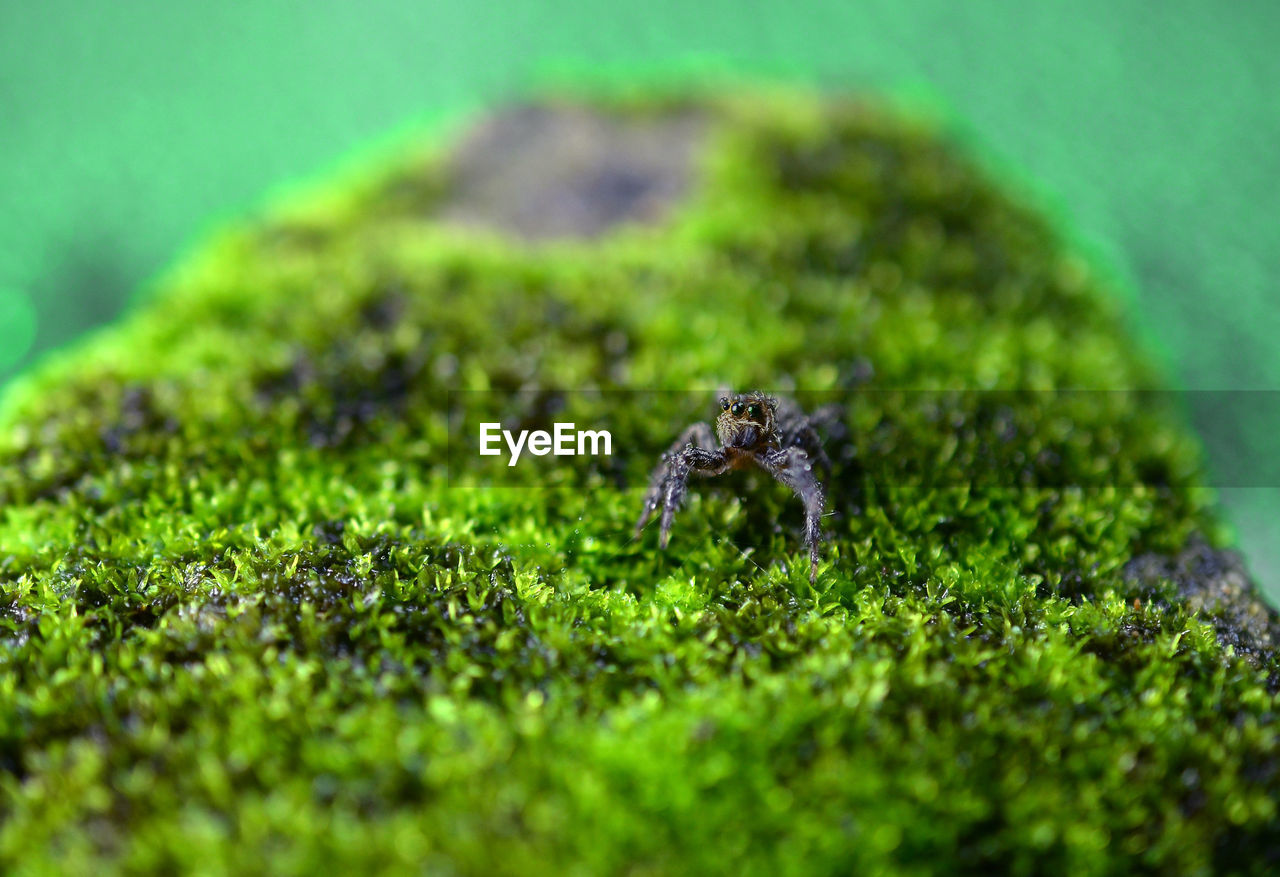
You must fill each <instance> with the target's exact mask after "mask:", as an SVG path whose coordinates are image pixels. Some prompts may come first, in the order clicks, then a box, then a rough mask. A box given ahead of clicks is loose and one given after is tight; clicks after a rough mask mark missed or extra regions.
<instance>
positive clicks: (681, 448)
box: [636, 391, 831, 584]
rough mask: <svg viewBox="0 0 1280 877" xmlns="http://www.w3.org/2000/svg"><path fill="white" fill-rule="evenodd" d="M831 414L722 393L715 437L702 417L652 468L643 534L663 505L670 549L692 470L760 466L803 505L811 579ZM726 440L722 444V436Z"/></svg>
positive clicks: (663, 538) (661, 540)
mask: <svg viewBox="0 0 1280 877" xmlns="http://www.w3.org/2000/svg"><path fill="white" fill-rule="evenodd" d="M822 419H825V412H820V413H819V415H815V416H814V417H810V416H809V415H806V414H805V413H804V412H803V411H801V410H800V407H799V406H798V405H796V404H795V403H794V402H790V401H788V400H781V401H780V400H778V399H775V398H774V397H773V396H769V395H766V394H764V393H762V392H759V391H755V392H751V393H740V394H731V395H726V396H721V397H720V416H719V417H717V418H716V430H715V435H714V436H713V435H712V432H711V427H710V426H708V425H707V424H706V423H695V424H693V426H690V427H689V428H688V429H686V430H685V431H684V432H682V433H680V437H679V438H678V439H676V441H675V443H674V444H673V445H672V446H671V448H670V449H669V450H668V451H667V452H666V453H665V454H663V455H662V460H661V462H659V463H658V466H657V468H655V469H654V470H653V475H652V477H651V479H650V481H649V491H648V493H646V494H645V498H644V509H643V510H642V511H641V513H640V520H639V521H637V522H636V536H637V538H638V537H639V536H640V532H641V531H642V530H643V529H644V527H645V525H646V524H648V523H649V520H650V519H651V518H652V517H653V515H654V513H655V512H657V510H658V508H659V507H661V508H662V524H661V527H660V530H659V533H658V545H659V547H661V548H666V547H667V540H668V539H669V538H670V535H671V519H672V518H673V517H674V516H675V513H676V509H677V508H679V507H680V503H681V501H682V500H683V499H684V494H685V490H686V489H687V485H688V481H689V475H690V474H695V473H696V474H698V475H701V476H703V477H711V476H714V475H722V474H723V473H725V472H728V471H730V470H733V469H743V468H746V467H747V466H748V465H751V464H754V465H756V466H759V467H760V468H761V469H763V470H765V471H766V472H768V473H769V474H770V475H772V476H773V477H774V478H776V479H778V480H779V481H781V482H782V483H783V484H785V485H786V486H787V487H790V488H791V489H792V490H793V491H794V492H795V494H796V496H797V497H799V499H800V501H801V502H803V503H804V541H805V544H806V545H808V546H809V583H810V584H812V583H813V582H814V581H815V580H816V579H817V575H818V540H819V539H820V538H821V533H820V530H819V522H820V521H821V520H822V509H823V504H824V502H825V491H824V489H823V486H822V482H821V481H819V480H818V476H817V473H815V472H814V466H815V465H817V466H819V467H821V468H822V470H823V472H824V473H827V474H830V471H831V461H830V460H829V459H828V458H827V455H826V452H825V451H823V449H822V444H821V442H820V440H819V439H818V433H817V431H816V430H815V429H814V424H815V423H817V422H819V421H820V420H822ZM717 437H718V438H719V439H720V441H719V444H717V443H716V438H717Z"/></svg>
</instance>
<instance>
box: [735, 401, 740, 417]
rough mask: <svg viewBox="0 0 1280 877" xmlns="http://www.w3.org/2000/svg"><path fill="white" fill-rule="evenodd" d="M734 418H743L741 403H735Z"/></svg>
mask: <svg viewBox="0 0 1280 877" xmlns="http://www.w3.org/2000/svg"><path fill="white" fill-rule="evenodd" d="M733 416H734V417H741V416H742V403H741V402H734V403H733Z"/></svg>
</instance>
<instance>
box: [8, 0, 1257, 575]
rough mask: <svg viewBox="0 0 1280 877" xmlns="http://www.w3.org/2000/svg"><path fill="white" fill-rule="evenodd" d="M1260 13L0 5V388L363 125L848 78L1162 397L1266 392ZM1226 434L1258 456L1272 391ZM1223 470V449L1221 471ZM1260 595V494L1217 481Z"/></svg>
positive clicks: (1246, 8)
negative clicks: (1113, 296)
mask: <svg viewBox="0 0 1280 877" xmlns="http://www.w3.org/2000/svg"><path fill="white" fill-rule="evenodd" d="M1277 36H1280V5H1277V4H1273V3H1264V2H1255V3H1247V2H1240V3H1235V4H1231V5H1229V6H1228V5H1226V4H1220V3H1213V2H1207V0H1205V2H1195V0H1178V2H1169V3H1163V4H1159V5H1154V4H1149V3H1139V2H1127V3H1115V2H1105V3H1104V2H1101V0H1087V2H1077V3H1072V4H1067V3H1047V4H1039V5H1033V4H1009V3H1001V2H969V3H963V4H959V3H954V2H943V0H932V2H923V3H901V2H889V0H881V2H870V3H837V2H822V3H814V4H809V5H807V6H805V5H801V4H797V3H795V2H756V3H750V2H742V0H738V2H703V3H697V4H690V3H681V2H674V0H647V2H643V3H638V2H585V0H579V2H556V3H538V4H534V3H528V2H510V0H508V2H476V0H472V2H467V3H459V2H450V3H436V4H415V3H409V2H403V0H381V2H363V3H359V4H356V3H350V4H345V5H339V4H303V3H293V2H283V0H263V2H257V3H252V4H230V3H223V4H172V3H161V2H154V0H125V2H117V3H111V4H107V3H97V4H89V3H84V2H73V0H49V2H44V3H41V4H34V3H26V4H19V3H13V2H6V3H3V4H0V154H3V156H4V161H2V162H0V382H3V381H4V380H6V379H7V378H9V377H11V376H12V375H13V374H14V373H16V371H18V370H20V369H21V368H23V367H26V366H27V365H29V364H30V363H31V362H32V361H33V360H34V359H35V358H36V357H38V356H39V354H40V353H41V352H43V351H47V350H50V349H52V348H54V347H57V346H59V345H62V344H64V343H66V342H67V341H69V340H71V339H72V338H74V337H76V336H77V335H79V334H81V333H83V332H84V331H86V330H88V329H90V328H91V327H93V326H95V325H98V324H100V323H102V322H104V321H106V320H109V319H110V318H111V317H113V316H114V315H115V314H117V313H119V312H120V310H121V309H122V308H123V307H125V306H126V304H127V303H128V302H129V301H130V300H131V299H132V298H134V297H136V295H137V291H138V290H139V289H140V288H142V287H143V286H144V285H145V282H146V281H147V280H148V278H151V277H153V276H155V275H156V273H157V272H158V271H160V270H161V269H162V268H163V267H164V266H165V265H166V264H168V263H170V262H172V261H173V260H174V259H175V258H177V257H178V256H179V254H180V253H181V252H182V250H183V249H184V248H185V247H187V246H189V245H191V244H192V243H194V242H195V241H196V240H198V239H199V237H200V236H201V235H202V234H203V233H204V232H206V231H207V230H208V229H209V228H211V227H213V226H216V225H217V224H218V223H220V222H224V221H226V220H228V219H230V218H234V217H236V216H240V215H244V214H245V213H247V212H248V211H249V210H251V209H252V208H253V207H254V205H256V204H260V203H262V201H263V200H265V199H266V198H268V197H269V196H270V195H271V193H272V192H274V191H279V189H280V187H281V186H282V185H286V184H287V183H289V182H290V181H294V180H297V179H299V178H305V177H312V176H314V175H315V174H316V173H318V172H321V171H323V170H324V169H326V168H329V167H332V166H333V165H334V164H335V163H339V162H341V161H342V160H343V159H344V156H349V155H350V154H351V153H352V151H353V150H358V149H360V148H361V147H363V146H366V145H367V144H369V143H370V142H373V141H377V140H379V139H383V140H385V138H386V137H387V135H388V132H391V131H397V130H404V129H405V128H406V127H407V126H411V125H414V124H418V123H421V122H422V121H424V120H428V119H432V118H438V117H440V116H441V115H444V114H452V113H456V112H458V111H460V110H466V109H473V108H475V107H477V106H480V105H483V104H485V103H487V102H491V101H493V100H496V99H501V98H503V97H506V96H510V95H515V94H520V93H524V92H527V91H528V90H530V89H533V88H536V87H537V86H538V85H539V84H544V83H546V82H547V81H549V80H552V79H558V78H561V77H563V76H570V77H577V78H581V77H583V76H586V77H592V76H598V75H606V76H608V77H610V78H612V79H617V78H626V77H632V76H636V77H648V76H653V75H670V76H677V77H689V78H694V79H704V78H708V77H711V78H714V77H726V76H730V75H733V74H740V73H741V74H751V75H755V76H760V75H764V76H769V77H782V78H786V79H790V80H803V81H812V82H816V83H819V84H823V85H827V86H841V87H843V86H860V87H865V88H871V89H876V90H880V91H884V92H888V93H892V94H895V95H898V96H899V98H902V97H903V96H906V99H908V100H910V101H914V102H915V103H917V104H921V103H923V104H925V105H927V106H929V107H931V108H932V109H933V111H935V112H940V113H943V114H945V115H946V116H947V117H948V118H949V119H950V121H951V124H952V125H953V127H954V128H955V129H956V130H957V132H958V133H959V134H960V136H962V137H963V138H964V139H965V140H966V141H967V142H968V143H969V144H970V146H971V147H972V148H974V149H975V150H976V151H977V152H978V153H979V154H981V155H982V156H984V158H985V159H986V160H987V161H988V162H990V163H991V164H992V165H994V166H998V167H999V168H1001V169H1002V170H1003V171H1005V172H1006V173H1008V174H1009V175H1010V176H1011V177H1012V178H1014V179H1017V180H1018V181H1020V182H1021V184H1022V185H1024V186H1028V187H1029V190H1030V192H1032V193H1033V196H1034V197H1035V198H1037V199H1039V200H1040V201H1041V203H1042V204H1044V205H1045V206H1046V208H1047V209H1051V210H1053V211H1054V212H1055V213H1056V214H1057V215H1058V217H1059V219H1060V221H1061V222H1062V224H1063V227H1064V229H1066V230H1068V231H1069V233H1070V234H1072V236H1073V237H1075V238H1076V240H1077V243H1078V245H1080V246H1083V247H1085V248H1087V249H1088V250H1089V251H1090V253H1091V255H1092V256H1093V258H1094V259H1096V260H1098V261H1099V262H1100V263H1101V264H1103V265H1104V266H1106V267H1107V268H1108V269H1109V270H1110V271H1112V272H1113V273H1114V275H1115V277H1116V281H1117V284H1118V285H1119V286H1120V287H1121V288H1122V289H1123V290H1125V292H1126V294H1127V295H1128V296H1129V297H1130V304H1131V308H1130V311H1131V314H1132V317H1133V320H1134V324H1135V330H1136V337H1139V338H1140V339H1141V340H1142V342H1143V343H1146V344H1148V345H1151V346H1152V347H1153V349H1155V350H1156V351H1157V352H1158V354H1159V355H1160V356H1162V357H1164V359H1165V361H1166V364H1167V367H1168V370H1169V373H1170V375H1171V376H1172V377H1173V378H1174V379H1176V380H1177V381H1179V382H1180V384H1181V386H1184V387H1187V388H1192V389H1206V390H1214V389H1224V388H1236V389H1246V388H1247V389H1272V390H1274V389H1280V381H1278V380H1277V377H1278V376H1280V353H1277V350H1276V344H1275V342H1274V339H1275V338H1276V337H1277V335H1278V334H1280V299H1278V297H1277V296H1276V295H1274V292H1275V287H1276V280H1275V278H1277V277H1280V223H1277V221H1276V220H1277V209H1276V205H1277V204H1278V203H1280V149H1278V148H1277V144H1280V89H1278V88H1277V86H1278V85H1280V52H1277V51H1276V49H1275V47H1276V44H1277ZM1257 399H1258V406H1259V409H1260V413H1259V415H1258V418H1257V422H1256V423H1255V424H1254V427H1253V436H1254V443H1253V445H1252V447H1250V448H1245V447H1243V446H1240V445H1238V444H1236V445H1232V444H1227V445H1224V446H1220V447H1219V448H1218V449H1217V450H1216V451H1215V453H1218V454H1220V455H1235V456H1239V455H1246V456H1247V455H1248V454H1255V455H1259V458H1260V459H1261V457H1262V456H1266V455H1269V454H1270V453H1271V451H1272V450H1273V448H1274V447H1275V443H1274V442H1273V441H1271V440H1270V435H1271V434H1272V433H1271V432H1270V431H1269V429H1268V427H1267V419H1268V418H1270V419H1272V420H1274V419H1275V418H1274V417H1271V415H1270V411H1271V410H1272V409H1273V408H1274V407H1275V406H1274V405H1271V406H1270V407H1268V403H1269V402H1271V401H1272V397H1271V396H1270V395H1268V394H1257ZM1234 462H1235V464H1236V465H1237V467H1238V464H1239V461H1238V460H1236V461H1234ZM1222 495H1223V500H1224V502H1225V503H1226V505H1227V506H1228V508H1229V509H1230V510H1231V512H1232V514H1233V516H1234V519H1235V520H1236V522H1237V524H1238V526H1239V529H1240V536H1241V541H1242V543H1243V545H1244V547H1245V550H1246V552H1247V554H1248V556H1249V558H1250V560H1251V563H1252V565H1253V568H1254V569H1255V571H1256V572H1257V573H1258V574H1259V575H1260V577H1261V579H1262V581H1263V584H1264V585H1265V586H1267V588H1268V591H1269V593H1270V594H1271V595H1272V596H1273V598H1274V597H1276V596H1277V595H1280V527H1278V526H1277V525H1276V523H1275V521H1276V517H1277V516H1276V515H1275V514H1274V510H1275V509H1277V508H1280V490H1276V489H1274V488H1267V487H1262V486H1258V487H1234V488H1231V489H1229V490H1228V489H1224V490H1223V491H1222Z"/></svg>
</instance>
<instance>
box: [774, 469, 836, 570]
mask: <svg viewBox="0 0 1280 877" xmlns="http://www.w3.org/2000/svg"><path fill="white" fill-rule="evenodd" d="M761 464H762V466H763V468H764V469H765V471H767V472H768V473H769V474H771V475H772V476H773V477H774V478H776V479H778V480H779V481H781V482H782V483H783V484H785V485H786V486H787V487H790V488H791V489H792V490H793V491H795V494H796V496H797V497H798V498H799V499H800V501H801V502H802V503H804V541H805V544H806V545H808V546H809V584H811V585H812V584H813V583H814V582H815V581H817V578H818V541H819V540H820V539H821V538H822V530H821V524H822V509H823V507H824V505H825V504H826V498H825V496H824V495H823V490H822V483H821V482H820V481H818V477H817V475H815V474H814V472H813V460H812V458H811V457H810V456H809V455H808V454H806V453H805V452H804V450H803V449H801V448H797V447H790V448H783V449H782V450H780V451H774V452H773V453H771V454H768V455H767V456H765V457H764V458H763V459H762V460H761Z"/></svg>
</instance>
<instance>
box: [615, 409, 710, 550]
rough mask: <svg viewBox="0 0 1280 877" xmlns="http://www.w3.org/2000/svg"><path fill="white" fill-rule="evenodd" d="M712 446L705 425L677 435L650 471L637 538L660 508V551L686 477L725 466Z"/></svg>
mask: <svg viewBox="0 0 1280 877" xmlns="http://www.w3.org/2000/svg"><path fill="white" fill-rule="evenodd" d="M715 446H716V440H715V436H714V434H713V433H712V432H711V427H710V426H708V425H707V424H706V423H695V424H694V425H693V426H691V427H689V428H688V429H686V430H685V431H684V432H682V433H681V434H680V438H678V439H676V440H675V442H674V443H673V444H672V445H671V448H670V449H669V450H668V451H667V452H666V453H665V454H663V455H662V461H661V462H660V463H658V465H657V467H655V468H654V470H653V475H652V476H651V478H650V480H649V490H648V491H647V492H646V493H645V497H644V508H643V509H641V511H640V519H639V520H638V521H636V536H639V535H640V531H641V530H643V529H644V526H645V525H646V524H648V523H649V520H650V519H651V518H652V517H653V515H654V513H655V512H657V510H658V508H659V506H661V507H662V526H661V528H660V532H659V536H658V544H659V545H660V546H661V547H662V548H666V547H667V539H668V537H669V534H670V530H671V519H672V517H673V516H674V515H675V511H676V509H677V508H679V506H680V502H681V500H682V499H684V494H685V486H686V484H687V483H688V480H689V474H690V473H691V472H697V473H698V474H699V475H707V476H709V475H719V474H720V473H721V472H723V471H724V470H725V469H726V468H727V466H728V464H727V462H726V460H725V457H724V452H723V451H721V450H711V448H714V447H715Z"/></svg>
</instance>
